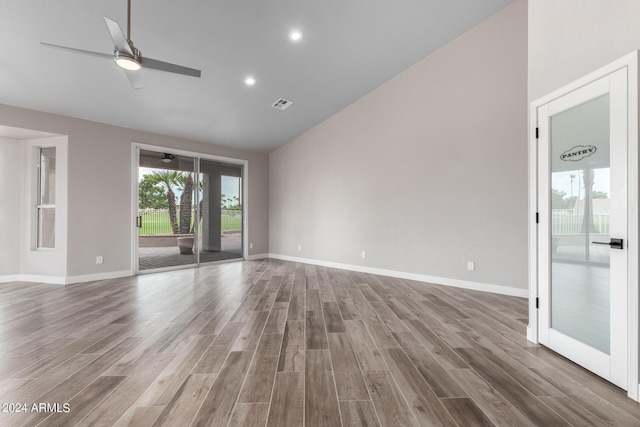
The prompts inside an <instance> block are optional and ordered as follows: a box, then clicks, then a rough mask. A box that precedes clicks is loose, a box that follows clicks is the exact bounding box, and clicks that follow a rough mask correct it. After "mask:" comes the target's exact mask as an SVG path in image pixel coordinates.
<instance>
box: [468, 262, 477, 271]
mask: <svg viewBox="0 0 640 427" xmlns="http://www.w3.org/2000/svg"><path fill="white" fill-rule="evenodd" d="M475 269H476V263H475V262H473V261H467V270H469V271H473V270H475Z"/></svg>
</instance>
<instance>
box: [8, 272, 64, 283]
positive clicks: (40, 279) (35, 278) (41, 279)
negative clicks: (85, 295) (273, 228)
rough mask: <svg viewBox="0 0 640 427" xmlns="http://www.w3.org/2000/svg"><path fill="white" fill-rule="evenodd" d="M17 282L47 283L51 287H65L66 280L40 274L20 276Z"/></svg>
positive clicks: (60, 277)
mask: <svg viewBox="0 0 640 427" xmlns="http://www.w3.org/2000/svg"><path fill="white" fill-rule="evenodd" d="M16 277H17V280H16V281H17V282H33V283H47V284H50V285H64V284H65V283H66V282H65V280H66V278H65V277H62V276H42V275H38V274H18V275H17V276H16Z"/></svg>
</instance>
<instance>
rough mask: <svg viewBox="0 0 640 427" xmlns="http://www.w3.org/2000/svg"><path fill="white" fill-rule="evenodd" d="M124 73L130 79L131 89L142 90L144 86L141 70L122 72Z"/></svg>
mask: <svg viewBox="0 0 640 427" xmlns="http://www.w3.org/2000/svg"><path fill="white" fill-rule="evenodd" d="M122 71H124V73H125V74H126V75H127V78H128V79H129V83H131V87H133V88H134V89H142V88H143V87H144V85H143V84H142V73H141V72H140V70H138V71H127V70H122Z"/></svg>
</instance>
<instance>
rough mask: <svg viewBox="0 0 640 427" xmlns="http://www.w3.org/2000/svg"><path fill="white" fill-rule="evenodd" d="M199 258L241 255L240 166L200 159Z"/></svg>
mask: <svg viewBox="0 0 640 427" xmlns="http://www.w3.org/2000/svg"><path fill="white" fill-rule="evenodd" d="M199 176H200V181H201V184H202V185H201V186H200V188H199V197H198V200H199V204H200V209H201V216H200V230H201V234H200V241H199V243H200V244H199V248H200V252H199V258H200V262H201V263H203V262H211V261H221V260H228V259H236V258H242V254H243V248H242V241H243V239H242V236H243V227H242V217H243V216H242V202H243V195H242V167H241V166H238V165H231V164H226V163H220V162H215V161H211V160H204V159H201V160H200V175H199Z"/></svg>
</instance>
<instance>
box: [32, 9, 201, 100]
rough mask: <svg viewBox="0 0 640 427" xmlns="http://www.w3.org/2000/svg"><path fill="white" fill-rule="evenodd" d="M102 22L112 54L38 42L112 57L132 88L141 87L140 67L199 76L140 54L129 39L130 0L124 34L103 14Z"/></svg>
mask: <svg viewBox="0 0 640 427" xmlns="http://www.w3.org/2000/svg"><path fill="white" fill-rule="evenodd" d="M104 22H105V23H106V24H107V29H108V30H109V34H110V35H111V39H112V40H113V46H114V48H113V54H106V53H101V52H92V51H90V50H83V49H76V48H73V47H67V46H59V45H55V44H51V43H44V42H40V43H41V44H43V45H45V46H50V47H54V48H57V49H63V50H67V51H71V52H74V53H80V54H83V55H91V56H97V57H99V58H108V59H113V60H114V61H115V63H116V64H117V65H118V66H119V67H121V68H122V69H123V70H124V72H125V74H126V75H127V78H128V79H129V82H130V83H131V86H133V88H134V89H140V88H142V87H143V84H142V76H141V75H140V69H141V68H148V69H150V70H158V71H166V72H168V73H175V74H183V75H185V76H192V77H200V75H201V71H200V70H196V69H194V68H189V67H183V66H182V65H176V64H171V63H169V62H164V61H158V60H157V59H151V58H147V57H145V56H142V52H140V51H139V50H138V49H136V47H135V46H134V45H133V42H132V41H131V0H127V35H126V36H125V35H124V33H123V32H122V30H121V29H120V25H118V23H117V22H116V21H114V20H112V19H109V18H107V17H106V16H105V17H104Z"/></svg>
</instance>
